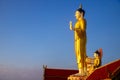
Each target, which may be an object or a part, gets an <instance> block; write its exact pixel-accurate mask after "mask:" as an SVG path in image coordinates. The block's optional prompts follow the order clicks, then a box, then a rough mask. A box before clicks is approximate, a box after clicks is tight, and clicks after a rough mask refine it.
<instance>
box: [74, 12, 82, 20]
mask: <svg viewBox="0 0 120 80" xmlns="http://www.w3.org/2000/svg"><path fill="white" fill-rule="evenodd" d="M75 17H76V19H77V20H78V19H79V18H80V17H81V13H80V12H79V11H76V12H75Z"/></svg>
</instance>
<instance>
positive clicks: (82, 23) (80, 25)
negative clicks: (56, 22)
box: [70, 6, 87, 75]
mask: <svg viewBox="0 0 120 80" xmlns="http://www.w3.org/2000/svg"><path fill="white" fill-rule="evenodd" d="M84 15H85V11H84V10H83V9H82V6H81V7H80V8H79V9H77V10H76V12H75V17H76V20H77V21H76V23H75V25H74V27H73V26H72V21H70V30H73V31H74V48H75V54H76V60H77V65H78V69H79V74H80V75H85V74H86V72H87V66H86V43H87V36H86V20H85V18H84Z"/></svg>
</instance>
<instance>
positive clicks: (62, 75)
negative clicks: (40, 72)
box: [44, 68, 78, 80]
mask: <svg viewBox="0 0 120 80" xmlns="http://www.w3.org/2000/svg"><path fill="white" fill-rule="evenodd" d="M75 73H78V70H69V69H51V68H45V70H44V80H67V77H68V76H69V75H71V74H75Z"/></svg>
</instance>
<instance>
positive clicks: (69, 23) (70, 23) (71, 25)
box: [69, 21, 72, 30]
mask: <svg viewBox="0 0 120 80" xmlns="http://www.w3.org/2000/svg"><path fill="white" fill-rule="evenodd" d="M69 25H70V30H72V21H70V23H69Z"/></svg>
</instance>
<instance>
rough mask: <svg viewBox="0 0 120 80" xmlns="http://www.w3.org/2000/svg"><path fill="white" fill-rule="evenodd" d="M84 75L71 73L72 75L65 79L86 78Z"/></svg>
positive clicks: (77, 79) (80, 79) (83, 79)
mask: <svg viewBox="0 0 120 80" xmlns="http://www.w3.org/2000/svg"><path fill="white" fill-rule="evenodd" d="M86 77H87V76H82V75H79V74H73V75H70V76H69V77H68V79H67V80H86Z"/></svg>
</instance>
